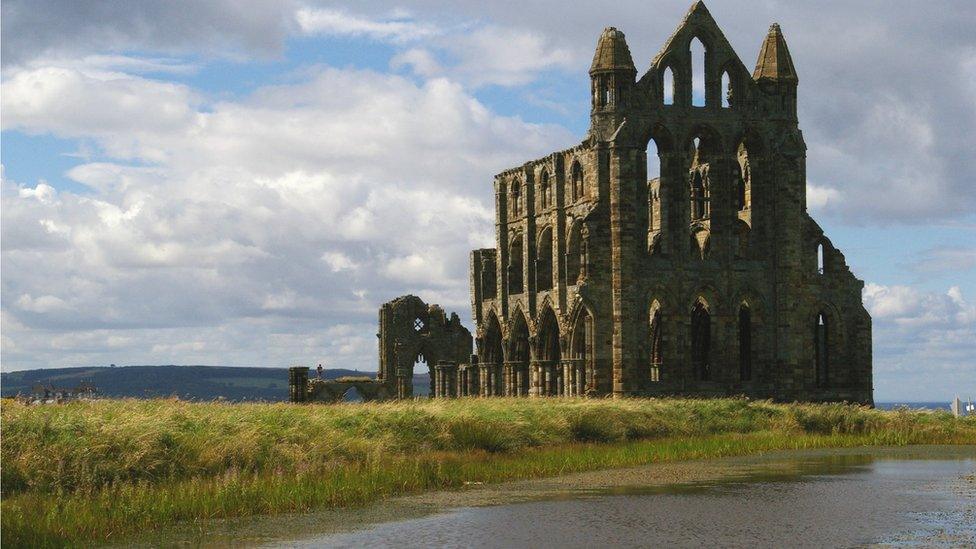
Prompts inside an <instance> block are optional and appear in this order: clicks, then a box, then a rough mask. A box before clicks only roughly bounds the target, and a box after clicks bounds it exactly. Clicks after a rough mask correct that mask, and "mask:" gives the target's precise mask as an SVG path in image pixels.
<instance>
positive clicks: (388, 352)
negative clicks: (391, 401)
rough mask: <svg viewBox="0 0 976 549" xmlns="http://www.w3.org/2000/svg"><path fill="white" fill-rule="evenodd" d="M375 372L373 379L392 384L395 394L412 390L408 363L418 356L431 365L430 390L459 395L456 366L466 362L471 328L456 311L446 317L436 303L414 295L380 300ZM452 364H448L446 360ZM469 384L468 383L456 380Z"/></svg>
mask: <svg viewBox="0 0 976 549" xmlns="http://www.w3.org/2000/svg"><path fill="white" fill-rule="evenodd" d="M379 323H380V331H379V333H378V334H376V335H377V337H378V338H379V355H380V364H379V374H378V376H377V380H379V381H381V382H383V383H387V384H390V385H393V386H395V387H396V391H395V394H396V397H397V398H411V397H412V396H413V373H414V372H413V369H414V364H415V363H416V362H417V359H418V357H420V356H422V357H423V358H424V361H425V362H426V363H427V367H428V368H429V370H430V378H431V392H430V393H431V395H432V396H458V395H459V394H461V393H463V392H464V391H462V390H460V389H459V387H458V385H459V383H458V382H459V381H461V380H459V379H458V376H459V372H460V371H464V372H465V373H466V374H470V373H471V372H473V371H474V370H473V369H470V368H460V366H461V365H466V364H470V363H471V362H472V360H471V358H472V357H471V350H472V338H471V332H469V331H468V329H467V328H465V327H464V326H462V325H461V319H460V318H458V315H457V313H451V316H450V317H448V316H447V315H446V314H445V313H444V309H442V308H441V307H440V305H428V304H426V303H424V301H423V300H422V299H420V298H419V297H417V296H415V295H405V296H402V297H398V298H396V299H394V300H393V301H390V302H388V303H384V304H383V306H382V307H380V314H379ZM451 365H453V367H452V366H451ZM460 385H461V386H465V387H466V386H468V385H469V383H460Z"/></svg>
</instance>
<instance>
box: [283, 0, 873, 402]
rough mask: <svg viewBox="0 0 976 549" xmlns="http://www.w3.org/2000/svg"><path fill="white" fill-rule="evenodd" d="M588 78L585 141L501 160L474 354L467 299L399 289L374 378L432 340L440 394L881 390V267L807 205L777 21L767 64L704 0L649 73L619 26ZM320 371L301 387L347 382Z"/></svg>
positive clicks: (477, 287)
mask: <svg viewBox="0 0 976 549" xmlns="http://www.w3.org/2000/svg"><path fill="white" fill-rule="evenodd" d="M695 41H697V42H698V43H700V44H701V46H703V47H704V61H703V63H704V70H703V71H701V70H700V69H699V70H698V71H694V70H693V56H692V52H691V49H692V44H693V42H695ZM696 72H697V73H698V74H701V73H702V72H703V74H704V82H703V83H702V82H693V75H694V74H695V73H696ZM590 79H591V97H592V107H591V111H590V120H591V123H590V129H589V132H588V133H587V135H586V138H585V139H584V140H583V142H582V143H580V144H579V145H576V146H575V147H572V148H570V149H567V150H563V151H559V152H555V153H552V154H550V155H548V156H546V157H544V158H540V159H537V160H532V161H530V162H527V163H525V164H523V165H521V166H517V167H514V168H511V169H509V170H506V171H504V172H502V173H500V174H498V175H497V176H496V177H495V181H494V187H495V209H496V214H495V222H496V223H495V227H496V235H495V241H496V243H495V248H491V249H482V250H475V251H474V252H472V254H471V265H470V269H471V302H472V308H473V316H474V321H475V324H476V326H477V334H476V337H475V344H476V347H477V350H476V354H474V355H471V354H470V352H471V339H472V338H471V334H470V333H469V332H468V330H467V329H465V328H464V327H463V326H462V325H461V323H460V321H459V320H458V317H457V315H456V314H452V315H451V317H450V318H447V317H446V315H445V313H444V311H443V310H442V309H440V308H439V307H437V306H435V305H432V306H427V305H426V304H425V303H424V302H423V301H421V300H420V299H419V298H417V297H414V296H406V297H402V298H399V299H397V300H394V301H392V302H390V303H387V304H386V305H384V306H383V307H382V308H381V309H380V332H379V334H378V336H379V340H380V341H379V348H380V361H379V362H380V363H379V374H378V376H377V379H376V380H373V381H372V382H371V383H372V384H374V385H376V387H381V386H382V387H383V390H382V391H380V390H379V389H378V390H377V391H375V392H376V393H379V392H382V393H384V395H388V396H389V397H391V398H392V397H396V398H409V397H411V396H412V386H411V382H412V377H413V368H414V364H415V363H416V362H417V361H418V358H422V359H423V360H424V361H426V362H427V364H428V365H429V366H430V369H431V373H432V376H431V394H432V395H434V396H439V397H447V396H467V395H480V396H486V397H487V396H496V395H504V396H556V395H565V396H577V395H579V396H583V395H588V396H605V395H613V396H630V395H634V396H656V395H662V396H663V395H696V396H725V395H747V396H750V397H756V398H772V399H776V400H788V401H791V400H809V401H831V400H846V401H851V402H859V403H865V404H872V403H873V397H872V377H871V376H872V373H871V317H870V316H869V315H868V312H867V311H866V310H865V308H864V307H863V305H862V303H861V289H862V287H863V285H864V283H863V282H862V281H861V280H859V279H857V278H856V277H855V276H854V275H853V274H852V273H851V271H850V269H849V268H848V266H847V264H846V262H845V259H844V256H843V254H842V253H841V252H840V251H839V250H837V249H836V248H834V247H833V246H832V245H831V243H830V241H829V240H828V239H827V237H826V236H825V235H824V232H823V230H822V229H821V228H820V226H819V225H818V224H817V223H816V222H815V221H814V220H813V219H812V218H811V217H810V216H809V215H808V213H807V211H806V146H805V144H804V141H803V135H802V133H801V131H800V129H799V126H798V120H797V84H798V77H797V73H796V69H795V68H794V65H793V60H792V59H791V57H790V53H789V50H788V48H787V46H786V41H785V39H784V37H783V34H782V32H781V31H780V28H779V26H778V25H775V24H774V25H772V27H770V29H769V33H768V35H767V36H766V38H765V41H764V42H763V44H762V47H761V49H760V52H759V60H758V62H757V63H756V67H755V69H754V70H753V71H752V72H751V73H750V72H749V70H748V69H747V68H746V67H745V65H743V63H742V61H740V60H739V57H738V56H737V55H736V53H735V52H734V51H733V50H732V47H731V46H730V45H729V43H728V41H727V40H726V39H725V36H724V35H723V34H722V31H721V30H720V29H719V27H718V25H717V24H716V23H715V21H714V20H713V19H712V16H711V15H710V14H709V12H708V10H707V9H706V7H705V5H704V4H703V3H702V2H700V1H699V2H696V3H695V4H694V5H693V6H692V8H691V10H690V11H689V12H688V14H687V15H686V16H685V18H684V20H683V21H682V22H681V24H680V25H679V26H678V28H677V30H676V31H675V32H674V34H672V35H671V37H670V38H669V39H668V40H667V42H666V43H665V45H664V47H663V48H662V49H661V51H660V52H659V53H658V54H657V55H656V56H655V57H654V58H653V60H651V62H650V68H649V69H648V70H647V71H646V72H644V73H643V74H638V72H637V69H636V67H635V65H634V62H633V59H632V57H631V53H630V50H629V48H628V46H627V42H626V41H625V39H624V34H623V33H622V32H620V31H619V30H617V29H615V28H613V27H610V28H607V29H606V30H604V31H603V33H602V34H601V36H600V38H599V41H598V43H597V48H596V53H595V55H594V56H593V64H592V66H591V67H590ZM702 89H703V90H704V93H703V94H702V93H701V92H700V90H702ZM702 95H703V101H702V97H700V96H702ZM649 164H650V165H651V167H652V168H651V169H653V168H654V167H657V168H658V171H659V173H660V176H659V177H655V178H653V179H650V180H649V178H648V171H649V168H648V165H649ZM296 375H300V372H299V374H296ZM306 377H307V375H306ZM303 388H304V389H305V391H304V392H303V391H302V389H303ZM317 391H318V392H321V391H323V389H315V388H314V387H313V385H312V383H311V382H306V383H305V384H303V385H300V386H298V389H297V391H296V390H295V389H294V388H293V395H292V396H293V400H295V399H296V392H297V393H301V395H300V396H301V398H300V400H330V399H331V400H334V399H335V398H331V397H330V398H326V397H324V396H320V397H317V396H316V395H318V394H319V393H318V392H317ZM330 394H331V393H330ZM371 394H372V393H371ZM377 398H379V397H377Z"/></svg>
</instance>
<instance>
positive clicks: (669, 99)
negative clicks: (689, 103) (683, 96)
mask: <svg viewBox="0 0 976 549" xmlns="http://www.w3.org/2000/svg"><path fill="white" fill-rule="evenodd" d="M663 80H664V88H663V96H664V104H665V105H674V71H673V70H671V67H667V68H665V69H664V76H663Z"/></svg>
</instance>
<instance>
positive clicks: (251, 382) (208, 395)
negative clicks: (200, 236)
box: [0, 365, 430, 401]
mask: <svg viewBox="0 0 976 549" xmlns="http://www.w3.org/2000/svg"><path fill="white" fill-rule="evenodd" d="M309 373H310V375H313V376H314V375H315V371H314V370H312V371H310V372H309ZM375 375H376V373H375V372H360V371H358V370H345V369H334V370H325V373H324V377H325V378H326V379H333V378H337V377H339V376H370V377H373V376H375ZM82 381H89V382H91V383H93V384H94V385H95V386H96V387H98V391H99V394H101V395H102V396H108V397H132V398H158V397H168V396H178V397H180V398H183V399H188V400H190V399H192V400H213V399H215V398H218V397H223V398H226V399H228V400H269V401H281V400H288V369H287V368H244V367H238V366H173V365H170V366H118V367H114V368H113V367H107V366H94V367H82V368H49V369H39V370H22V371H19V372H4V373H0V393H2V395H3V396H14V395H16V394H17V393H29V392H30V391H31V386H32V385H34V384H35V383H49V384H51V385H54V386H55V387H59V388H60V387H64V388H72V387H74V386H76V385H78V383H80V382H82ZM429 383H430V378H429V376H428V374H427V373H426V372H424V373H423V374H418V375H415V376H414V381H413V384H414V394H416V395H426V394H428V392H429V388H430V385H429Z"/></svg>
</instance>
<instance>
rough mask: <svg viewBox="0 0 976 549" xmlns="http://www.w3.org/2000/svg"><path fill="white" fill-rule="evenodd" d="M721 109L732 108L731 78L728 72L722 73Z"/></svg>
mask: <svg viewBox="0 0 976 549" xmlns="http://www.w3.org/2000/svg"><path fill="white" fill-rule="evenodd" d="M722 108H723V109H729V108H732V77H730V76H729V71H724V72H723V73H722Z"/></svg>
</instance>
